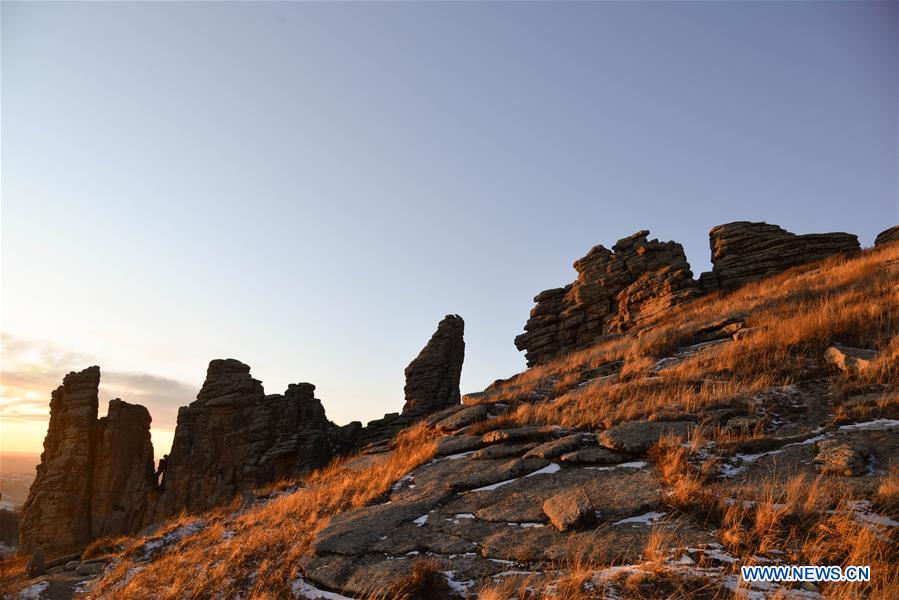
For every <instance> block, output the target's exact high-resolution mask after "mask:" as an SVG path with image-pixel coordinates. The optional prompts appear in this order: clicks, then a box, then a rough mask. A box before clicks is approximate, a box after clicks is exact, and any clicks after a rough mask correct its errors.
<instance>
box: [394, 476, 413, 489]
mask: <svg viewBox="0 0 899 600" xmlns="http://www.w3.org/2000/svg"><path fill="white" fill-rule="evenodd" d="M414 481H415V478H414V477H412V473H408V474H406V475H404V476H403V477H401V478H400V479H399V480H397V482H396V483H394V484H393V486H392V487H391V488H390V491H391V492H398V491H399V490H400V489H401V488H404V487H408V488H409V489H412V488H414V487H415V484H414V483H413V482H414Z"/></svg>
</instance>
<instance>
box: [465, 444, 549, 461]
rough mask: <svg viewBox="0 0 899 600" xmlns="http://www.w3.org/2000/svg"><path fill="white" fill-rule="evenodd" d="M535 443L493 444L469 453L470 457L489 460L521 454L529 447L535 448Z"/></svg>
mask: <svg viewBox="0 0 899 600" xmlns="http://www.w3.org/2000/svg"><path fill="white" fill-rule="evenodd" d="M536 446H537V444H536V443H535V442H531V443H528V444H495V445H493V446H487V447H486V448H481V449H480V450H478V451H477V452H475V453H474V454H472V455H471V457H472V458H475V459H478V460H485V459H486V460H489V459H492V458H506V457H507V456H521V455H522V454H524V453H525V452H527V451H528V450H530V449H531V448H535V447H536Z"/></svg>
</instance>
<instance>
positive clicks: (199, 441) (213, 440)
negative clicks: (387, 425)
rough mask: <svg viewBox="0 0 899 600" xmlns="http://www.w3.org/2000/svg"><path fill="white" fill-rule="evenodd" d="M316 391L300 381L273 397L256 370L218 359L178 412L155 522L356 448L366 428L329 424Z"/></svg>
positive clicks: (206, 505)
mask: <svg viewBox="0 0 899 600" xmlns="http://www.w3.org/2000/svg"><path fill="white" fill-rule="evenodd" d="M314 391H315V386H314V385H312V384H311V383H298V384H291V385H290V386H289V387H288V388H287V391H285V392H284V394H283V395H268V396H267V395H266V394H265V391H264V389H263V387H262V383H261V382H260V381H259V380H257V379H253V378H252V377H251V376H250V367H249V366H247V365H245V364H243V363H242V362H240V361H238V360H234V359H219V360H213V361H212V362H210V363H209V368H208V369H207V371H206V381H205V382H204V383H203V387H202V388H201V389H200V392H199V393H198V394H197V399H196V401H194V402H192V403H191V404H190V405H189V406H183V407H181V408H180V409H179V410H178V424H177V426H176V428H175V438H174V441H173V443H172V451H171V453H170V454H169V456H168V459H167V461H166V468H165V473H164V475H163V480H162V486H161V490H160V494H159V499H158V502H157V505H156V510H155V520H159V519H161V518H164V517H167V516H171V515H173V514H177V513H178V512H180V511H181V510H187V511H189V512H198V511H201V510H204V509H207V508H210V507H212V506H216V505H218V504H222V503H225V502H229V501H230V500H231V499H232V498H233V497H234V496H235V494H237V493H239V492H240V491H243V490H250V489H253V488H255V487H259V486H263V485H266V484H269V483H272V482H275V481H278V480H279V479H282V478H284V477H287V476H289V475H294V474H299V473H303V472H307V471H309V470H311V469H315V468H318V467H322V466H324V465H325V464H327V463H328V461H329V460H330V459H331V458H332V457H333V456H334V455H335V454H338V453H340V452H342V451H345V450H346V449H348V447H349V446H351V445H352V443H353V437H354V432H355V433H358V429H359V427H360V425H359V423H351V424H350V425H347V426H346V427H344V428H341V427H338V426H336V425H334V424H333V423H331V422H330V421H328V419H327V418H326V417H325V409H324V407H323V406H322V404H321V401H320V400H318V399H317V398H315V396H314Z"/></svg>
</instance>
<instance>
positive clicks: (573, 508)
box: [543, 487, 596, 531]
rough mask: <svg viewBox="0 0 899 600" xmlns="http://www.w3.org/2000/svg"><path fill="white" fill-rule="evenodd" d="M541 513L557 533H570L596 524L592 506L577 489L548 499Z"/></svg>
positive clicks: (584, 494)
mask: <svg viewBox="0 0 899 600" xmlns="http://www.w3.org/2000/svg"><path fill="white" fill-rule="evenodd" d="M543 512H544V513H546V516H547V517H548V518H549V520H550V522H551V523H552V524H553V525H554V526H555V527H556V529H558V530H559V531H571V530H572V529H579V528H581V527H584V526H586V525H590V524H593V523H595V522H596V511H595V510H594V509H593V504H592V503H591V502H590V498H588V497H587V494H586V493H585V492H584V490H582V489H581V488H579V487H576V488H572V489H569V490H566V491H564V492H562V493H561V494H557V495H555V496H553V497H552V498H550V499H548V500H547V501H546V502H544V503H543Z"/></svg>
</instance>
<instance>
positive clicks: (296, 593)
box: [290, 577, 353, 600]
mask: <svg viewBox="0 0 899 600" xmlns="http://www.w3.org/2000/svg"><path fill="white" fill-rule="evenodd" d="M290 591H291V592H293V597H294V598H302V599H303V600H353V599H352V598H350V597H349V596H344V595H342V594H337V593H335V592H326V591H325V590H320V589H318V588H317V587H315V586H314V585H312V584H311V583H309V582H308V581H306V580H305V579H303V578H302V577H300V578H299V579H297V580H296V581H294V582H293V583H292V584H291V586H290Z"/></svg>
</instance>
